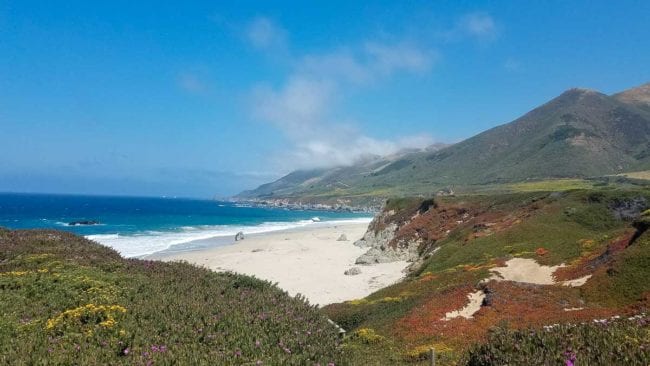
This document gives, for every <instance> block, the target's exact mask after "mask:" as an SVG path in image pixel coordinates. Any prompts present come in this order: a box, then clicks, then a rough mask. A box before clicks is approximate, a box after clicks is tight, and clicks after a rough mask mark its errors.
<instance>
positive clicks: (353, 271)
mask: <svg viewBox="0 0 650 366" xmlns="http://www.w3.org/2000/svg"><path fill="white" fill-rule="evenodd" d="M343 274H344V275H346V276H356V275H358V274H361V268H359V267H352V268H350V269H348V270H347V271H345V272H343Z"/></svg>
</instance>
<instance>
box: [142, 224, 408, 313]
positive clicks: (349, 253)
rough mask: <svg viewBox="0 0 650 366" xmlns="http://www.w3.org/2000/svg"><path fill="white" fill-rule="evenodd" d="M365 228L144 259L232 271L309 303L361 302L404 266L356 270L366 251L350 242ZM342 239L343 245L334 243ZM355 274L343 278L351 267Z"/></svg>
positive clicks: (316, 229) (314, 231) (253, 238)
mask: <svg viewBox="0 0 650 366" xmlns="http://www.w3.org/2000/svg"><path fill="white" fill-rule="evenodd" d="M367 226H368V225H367V224H366V223H343V224H342V223H340V222H338V223H336V224H332V225H327V224H325V223H320V224H318V225H314V226H308V227H304V228H299V229H292V230H285V231H276V232H270V233H264V234H255V235H250V236H247V237H246V239H245V240H242V241H238V242H236V243H235V242H234V240H233V242H232V243H231V244H230V245H225V246H219V247H214V248H207V249H201V250H193V251H186V252H175V253H165V252H160V253H155V254H152V255H150V256H149V257H148V259H157V260H164V261H174V260H185V261H188V262H190V263H194V264H197V265H200V266H204V267H207V268H210V269H212V270H215V271H233V272H238V273H243V274H247V275H253V276H255V277H257V278H261V279H265V280H269V281H271V282H277V283H278V286H279V287H280V288H282V289H284V290H286V291H287V292H289V294H290V295H296V294H298V293H300V294H302V295H304V296H305V297H306V298H307V299H309V302H310V303H312V304H319V305H321V306H322V305H326V304H330V303H335V302H342V301H346V300H353V299H358V298H362V297H365V296H367V295H369V294H370V293H372V292H374V291H376V290H378V289H380V288H383V287H386V286H388V285H391V284H393V283H395V282H396V281H398V280H399V279H400V278H402V277H403V276H404V274H403V273H402V270H403V269H404V268H405V267H406V266H407V262H404V261H402V262H393V263H382V264H375V265H371V266H359V265H355V264H354V261H355V260H356V258H357V257H359V256H360V255H362V254H363V253H365V251H366V250H367V249H364V248H358V247H356V246H354V245H353V244H352V243H354V241H356V240H358V239H360V238H361V237H362V236H363V234H364V233H365V231H366V228H367ZM341 234H345V236H346V237H347V239H348V240H347V241H337V238H339V236H341ZM355 266H356V267H359V268H360V269H361V273H360V274H358V275H353V276H350V275H345V274H344V272H345V271H346V270H348V269H350V268H352V267H355Z"/></svg>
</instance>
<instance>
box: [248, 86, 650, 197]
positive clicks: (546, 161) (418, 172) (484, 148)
mask: <svg viewBox="0 0 650 366" xmlns="http://www.w3.org/2000/svg"><path fill="white" fill-rule="evenodd" d="M649 85H650V84H645V85H643V86H640V87H637V88H633V89H630V90H627V91H624V92H622V93H619V94H615V95H613V96H608V95H605V94H602V93H599V92H596V91H593V90H587V89H570V90H568V91H566V92H564V93H562V94H561V95H560V96H558V97H556V98H555V99H553V100H551V101H549V102H548V103H546V104H544V105H542V106H540V107H538V108H536V109H534V110H532V111H530V112H529V113H527V114H525V115H524V116H522V117H520V118H518V119H516V120H515V121H512V122H510V123H507V124H504V125H501V126H498V127H495V128H492V129H490V130H487V131H485V132H483V133H480V134H478V135H476V136H474V137H471V138H469V139H467V140H464V141H462V142H459V143H457V144H454V145H451V146H448V147H446V148H442V149H438V150H435V151H418V152H412V153H406V154H401V155H399V156H395V157H392V158H376V159H374V160H371V161H370V162H368V161H364V162H361V163H359V164H356V165H353V166H349V167H339V168H335V169H321V170H312V171H297V172H293V173H291V174H289V175H287V176H285V177H283V178H281V179H279V180H278V181H276V182H273V183H269V184H266V185H263V186H261V187H259V188H257V189H255V190H252V191H246V192H242V193H241V194H240V195H239V196H238V197H239V198H248V199H251V198H252V199H269V198H292V199H301V200H331V199H333V198H336V197H345V198H352V199H354V198H355V197H356V198H358V197H368V196H381V197H388V196H391V195H413V194H431V193H432V192H435V191H436V190H438V189H441V188H444V187H448V186H453V187H471V186H480V185H486V184H502V183H507V182H520V181H526V180H535V179H546V178H585V177H594V176H601V175H609V174H618V173H621V172H626V171H633V170H647V169H648V168H649V167H650V104H649V102H648V100H650V86H649Z"/></svg>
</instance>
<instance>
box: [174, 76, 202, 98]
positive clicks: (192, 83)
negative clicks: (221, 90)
mask: <svg viewBox="0 0 650 366" xmlns="http://www.w3.org/2000/svg"><path fill="white" fill-rule="evenodd" d="M177 83H178V86H179V87H180V88H181V89H183V90H185V91H186V92H189V93H193V94H203V93H205V92H207V90H208V86H207V84H206V82H205V80H204V78H203V77H201V76H199V75H198V74H196V73H192V72H183V73H181V74H180V75H178V78H177Z"/></svg>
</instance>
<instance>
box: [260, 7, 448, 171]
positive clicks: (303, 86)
mask: <svg viewBox="0 0 650 366" xmlns="http://www.w3.org/2000/svg"><path fill="white" fill-rule="evenodd" d="M278 29H280V30H281V28H279V27H278V26H276V25H275V23H273V22H272V21H271V20H270V19H268V18H257V19H256V20H254V21H253V22H251V24H250V26H249V28H248V36H249V40H250V41H251V42H252V43H253V44H254V45H255V46H256V47H258V48H269V47H278V45H281V46H282V47H286V49H287V50H288V48H289V45H288V44H287V43H286V39H287V37H286V33H285V32H284V31H278ZM278 34H280V35H278ZM288 53H289V52H288ZM436 59H437V52H436V51H435V50H434V49H433V48H432V47H430V46H429V45H427V44H426V43H421V42H414V41H405V40H397V41H395V40H392V41H391V42H383V41H378V40H372V41H366V42H362V43H357V44H355V45H349V46H347V47H340V48H337V49H334V50H331V51H329V52H322V53H310V54H305V55H298V56H297V57H294V58H292V61H291V63H290V66H291V68H292V70H291V71H290V73H289V75H288V76H287V77H286V79H285V80H284V81H283V82H282V83H280V84H279V85H276V86H270V85H268V84H261V85H257V86H256V87H254V88H253V91H252V98H251V103H252V113H253V115H254V117H255V118H256V119H258V120H261V121H264V122H267V123H271V124H273V125H274V126H276V127H277V128H278V129H279V130H280V131H282V132H283V133H284V135H285V136H286V137H287V139H288V141H289V142H290V144H291V145H290V146H289V148H288V149H287V151H285V152H283V153H281V154H280V155H279V156H276V161H275V162H276V165H278V166H279V167H280V168H281V169H285V170H291V169H296V168H315V167H331V166H341V165H349V164H352V163H354V162H356V161H358V160H359V159H362V158H364V157H367V156H369V155H390V154H394V153H396V152H397V151H399V150H401V149H404V148H423V147H426V146H428V145H431V144H432V143H433V142H434V141H433V139H432V138H431V137H430V136H427V135H416V136H404V137H399V136H396V137H395V139H393V140H385V139H377V138H373V137H371V136H368V135H366V134H364V133H363V132H361V131H359V130H358V129H357V128H356V126H357V125H358V124H357V123H355V121H353V120H351V119H350V118H348V117H345V112H344V111H341V110H340V103H339V101H340V100H341V99H343V98H344V97H345V96H346V95H348V94H349V93H354V92H357V91H359V90H363V88H368V87H371V86H376V84H377V83H379V82H381V81H383V80H386V79H388V78H390V77H393V76H395V75H397V74H400V73H411V74H413V73H415V74H424V73H427V72H429V71H430V70H431V68H432V66H433V64H434V63H435V61H436Z"/></svg>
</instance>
